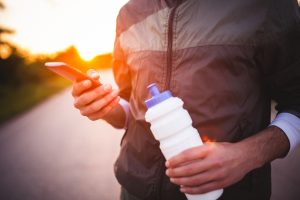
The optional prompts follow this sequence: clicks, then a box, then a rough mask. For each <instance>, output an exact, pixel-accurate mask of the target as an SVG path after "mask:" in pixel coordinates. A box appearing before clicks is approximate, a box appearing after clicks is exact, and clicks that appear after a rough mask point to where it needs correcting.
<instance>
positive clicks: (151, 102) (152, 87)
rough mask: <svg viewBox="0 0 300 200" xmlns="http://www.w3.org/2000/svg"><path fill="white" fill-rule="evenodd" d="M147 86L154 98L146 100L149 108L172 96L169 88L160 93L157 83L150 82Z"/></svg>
mask: <svg viewBox="0 0 300 200" xmlns="http://www.w3.org/2000/svg"><path fill="white" fill-rule="evenodd" d="M147 88H148V90H149V92H150V93H151V95H152V98H150V99H148V100H146V101H145V103H146V106H147V108H151V107H153V106H155V105H157V104H159V103H161V102H163V101H164V100H166V99H168V98H170V97H172V94H171V92H170V91H169V90H167V91H164V92H162V93H160V92H159V90H158V88H157V87H156V84H155V83H152V84H150V85H149V86H148V87H147Z"/></svg>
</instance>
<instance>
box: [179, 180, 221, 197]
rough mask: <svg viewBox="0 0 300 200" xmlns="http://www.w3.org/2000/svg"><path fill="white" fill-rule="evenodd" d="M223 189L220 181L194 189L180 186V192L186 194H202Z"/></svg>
mask: <svg viewBox="0 0 300 200" xmlns="http://www.w3.org/2000/svg"><path fill="white" fill-rule="evenodd" d="M223 187H224V184H223V182H222V181H213V182H210V183H206V184H203V185H200V186H196V187H186V186H182V187H181V188H180V191H181V192H183V193H186V194H204V193H207V192H211V191H214V190H218V189H221V188H223Z"/></svg>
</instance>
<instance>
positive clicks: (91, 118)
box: [88, 117, 96, 121]
mask: <svg viewBox="0 0 300 200" xmlns="http://www.w3.org/2000/svg"><path fill="white" fill-rule="evenodd" d="M88 118H89V120H91V121H96V118H95V117H88Z"/></svg>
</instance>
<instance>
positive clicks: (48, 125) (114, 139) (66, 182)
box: [0, 71, 300, 200]
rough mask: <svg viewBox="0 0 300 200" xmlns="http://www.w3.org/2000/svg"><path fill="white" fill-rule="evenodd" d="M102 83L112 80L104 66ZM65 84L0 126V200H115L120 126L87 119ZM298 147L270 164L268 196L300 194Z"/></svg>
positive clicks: (276, 199) (290, 199) (289, 199)
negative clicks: (74, 102) (78, 108)
mask: <svg viewBox="0 0 300 200" xmlns="http://www.w3.org/2000/svg"><path fill="white" fill-rule="evenodd" d="M101 74H102V75H103V76H102V77H103V78H102V81H103V82H110V83H113V80H112V75H111V72H110V71H106V72H101ZM72 101H73V100H72V97H71V95H70V89H67V90H65V91H63V92H61V93H59V94H57V95H55V96H53V97H51V98H50V99H48V100H46V101H45V102H43V103H41V104H39V105H37V106H36V107H35V108H33V109H32V110H30V111H28V112H27V113H24V114H22V115H21V116H19V117H17V118H15V119H13V120H11V121H9V122H8V123H7V124H5V125H4V126H2V127H0V177H1V178H0V200H71V199H72V200H117V199H118V196H119V190H120V186H119V185H118V183H117V181H116V179H115V177H114V174H113V163H114V161H115V159H116V157H117V155H118V152H119V142H120V139H121V137H122V134H123V131H122V130H116V129H114V128H112V127H111V126H110V125H108V124H106V123H105V122H102V121H97V122H91V121H89V120H88V119H87V118H84V117H82V116H81V115H80V114H79V112H78V111H77V110H76V109H74V108H73V106H72ZM299 160H300V148H297V149H296V151H295V152H294V153H293V154H292V155H291V156H289V157H288V158H286V159H283V160H278V161H275V162H274V164H273V169H274V170H273V172H272V174H273V196H272V200H282V199H286V200H298V199H300V190H299V188H300V187H299V186H300V162H299Z"/></svg>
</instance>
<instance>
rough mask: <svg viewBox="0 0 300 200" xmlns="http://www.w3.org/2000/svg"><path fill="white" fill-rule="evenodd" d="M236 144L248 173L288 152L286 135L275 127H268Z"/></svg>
mask: <svg viewBox="0 0 300 200" xmlns="http://www.w3.org/2000/svg"><path fill="white" fill-rule="evenodd" d="M236 144H237V145H238V146H239V148H240V149H241V151H243V152H244V153H243V155H244V158H243V160H244V162H248V163H247V164H246V165H247V168H248V170H249V171H251V170H253V169H256V168H259V167H262V166H263V165H265V164H266V163H269V162H271V161H273V160H275V159H277V158H282V157H284V156H285V155H286V154H287V153H288V150H289V141H288V139H287V137H286V135H285V134H284V132H283V131H282V130H281V129H279V128H278V127H275V126H269V127H268V128H266V129H264V130H262V131H260V132H259V133H257V134H255V135H253V136H251V137H249V138H246V139H244V140H242V141H241V142H238V143H236Z"/></svg>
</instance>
